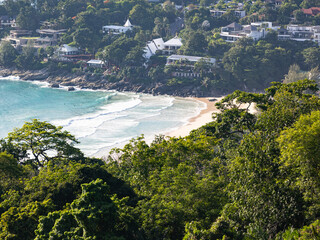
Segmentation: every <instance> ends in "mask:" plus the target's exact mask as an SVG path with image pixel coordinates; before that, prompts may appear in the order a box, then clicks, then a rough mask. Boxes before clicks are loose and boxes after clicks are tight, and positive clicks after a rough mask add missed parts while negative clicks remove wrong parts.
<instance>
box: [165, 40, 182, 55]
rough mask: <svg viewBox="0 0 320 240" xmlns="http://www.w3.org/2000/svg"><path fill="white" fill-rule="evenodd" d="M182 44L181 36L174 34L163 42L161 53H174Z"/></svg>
mask: <svg viewBox="0 0 320 240" xmlns="http://www.w3.org/2000/svg"><path fill="white" fill-rule="evenodd" d="M182 45H183V44H182V42H181V38H179V37H178V36H175V37H174V38H171V39H170V40H168V41H166V42H164V44H163V46H164V48H163V49H162V53H163V54H166V55H170V54H173V53H176V52H177V50H178V49H179V48H181V46H182Z"/></svg>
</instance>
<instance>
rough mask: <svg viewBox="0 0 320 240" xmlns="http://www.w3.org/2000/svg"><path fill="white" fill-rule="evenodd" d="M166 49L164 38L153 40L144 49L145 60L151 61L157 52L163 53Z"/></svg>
mask: <svg viewBox="0 0 320 240" xmlns="http://www.w3.org/2000/svg"><path fill="white" fill-rule="evenodd" d="M163 49H164V41H163V39H162V38H157V39H153V40H152V41H150V42H148V43H147V46H146V47H145V48H144V52H145V54H144V58H146V59H149V58H150V57H151V56H153V55H155V54H156V52H157V51H162V50H163Z"/></svg>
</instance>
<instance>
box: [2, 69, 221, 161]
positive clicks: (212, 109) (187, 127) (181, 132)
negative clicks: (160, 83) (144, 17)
mask: <svg viewBox="0 0 320 240" xmlns="http://www.w3.org/2000/svg"><path fill="white" fill-rule="evenodd" d="M11 76H12V78H13V79H12V80H19V81H28V82H38V83H46V85H47V87H49V88H50V84H52V81H47V79H43V80H42V79H41V80H40V79H32V80H29V79H26V78H21V77H20V76H17V75H11ZM7 77H8V76H7ZM4 78H6V77H4ZM8 78H9V77H8ZM73 86H74V88H75V90H80V91H81V90H84V91H86V90H92V91H117V90H114V89H113V90H108V89H101V88H100V89H92V88H85V89H83V88H81V87H80V86H77V85H73ZM59 88H60V89H64V90H68V89H67V88H68V86H65V85H60V87H59ZM119 92H134V93H139V92H135V91H128V90H127V91H119ZM140 93H141V94H150V93H144V92H140ZM161 95H167V96H170V94H161ZM171 96H172V95H171ZM172 97H174V98H182V99H189V100H192V101H198V102H202V103H204V104H205V107H204V108H200V109H199V110H200V111H199V113H198V114H197V115H196V116H194V117H191V118H189V119H188V120H187V122H186V123H185V124H183V125H181V126H179V127H177V128H176V129H173V130H169V131H168V132H162V133H158V134H161V135H164V136H165V137H185V136H187V135H189V133H190V132H191V131H192V130H195V129H198V128H200V127H201V126H203V125H205V124H207V123H209V122H211V121H213V119H212V114H213V113H217V112H219V110H218V109H217V108H216V106H215V103H216V102H217V101H220V100H221V99H222V98H223V97H179V96H172ZM213 99H214V101H212V100H213ZM155 136H156V135H155ZM153 139H154V137H153V138H152V140H153ZM113 147H115V146H113ZM113 147H112V148H113ZM108 148H109V147H106V149H108ZM109 150H110V149H109ZM109 150H108V151H107V152H108V153H109ZM102 152H103V154H101V153H102ZM99 153H100V154H99ZM97 155H99V156H98V157H101V158H104V157H106V156H107V155H108V154H106V152H105V150H102V151H100V150H98V151H97V152H96V153H95V154H94V155H93V156H97Z"/></svg>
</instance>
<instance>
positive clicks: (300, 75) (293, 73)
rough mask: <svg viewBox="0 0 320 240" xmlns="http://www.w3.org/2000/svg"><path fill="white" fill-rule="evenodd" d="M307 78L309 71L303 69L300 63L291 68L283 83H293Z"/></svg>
mask: <svg viewBox="0 0 320 240" xmlns="http://www.w3.org/2000/svg"><path fill="white" fill-rule="evenodd" d="M305 78H307V73H306V72H303V71H301V69H300V67H299V65H297V64H294V65H291V66H290V68H289V72H288V74H286V75H285V76H284V80H283V83H292V82H296V81H298V80H302V79H305Z"/></svg>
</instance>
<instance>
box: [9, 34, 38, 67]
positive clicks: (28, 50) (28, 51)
mask: <svg viewBox="0 0 320 240" xmlns="http://www.w3.org/2000/svg"><path fill="white" fill-rule="evenodd" d="M15 62H16V64H17V66H18V67H19V68H22V69H36V68H37V66H38V63H39V62H38V59H37V57H36V49H35V48H34V43H33V41H32V40H29V41H28V44H27V46H26V47H23V48H22V53H21V54H20V55H19V56H18V57H17V58H16V60H15Z"/></svg>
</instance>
